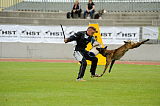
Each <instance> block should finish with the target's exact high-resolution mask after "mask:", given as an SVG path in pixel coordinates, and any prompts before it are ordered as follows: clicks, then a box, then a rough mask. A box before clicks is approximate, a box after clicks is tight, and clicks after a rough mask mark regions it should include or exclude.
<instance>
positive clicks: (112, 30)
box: [0, 25, 140, 44]
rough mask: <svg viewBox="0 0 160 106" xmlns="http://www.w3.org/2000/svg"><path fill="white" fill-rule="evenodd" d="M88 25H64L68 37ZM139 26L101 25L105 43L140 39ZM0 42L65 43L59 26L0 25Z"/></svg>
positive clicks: (83, 29)
mask: <svg viewBox="0 0 160 106" xmlns="http://www.w3.org/2000/svg"><path fill="white" fill-rule="evenodd" d="M87 27H88V26H63V29H64V32H65V35H66V37H69V36H71V35H73V34H74V33H76V32H78V31H86V30H87ZM139 29H140V28H139V27H104V26H101V27H100V32H101V36H102V41H103V43H104V44H123V41H127V40H132V41H139ZM0 42H28V43H64V37H63V33H62V29H61V27H60V25H59V26H29V25H0Z"/></svg>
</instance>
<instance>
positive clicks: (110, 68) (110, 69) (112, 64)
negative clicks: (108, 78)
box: [109, 60, 116, 73]
mask: <svg viewBox="0 0 160 106" xmlns="http://www.w3.org/2000/svg"><path fill="white" fill-rule="evenodd" d="M115 61H116V60H112V62H111V65H110V68H109V73H110V72H111V69H112V66H113V64H114V62H115Z"/></svg>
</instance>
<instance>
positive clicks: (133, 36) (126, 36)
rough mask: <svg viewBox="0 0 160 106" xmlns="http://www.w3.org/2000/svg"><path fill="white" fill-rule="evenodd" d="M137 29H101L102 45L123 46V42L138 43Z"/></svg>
mask: <svg viewBox="0 0 160 106" xmlns="http://www.w3.org/2000/svg"><path fill="white" fill-rule="evenodd" d="M139 30H140V28H139V27H101V35H102V40H103V43H104V44H123V43H124V41H127V40H131V41H136V42H138V41H139Z"/></svg>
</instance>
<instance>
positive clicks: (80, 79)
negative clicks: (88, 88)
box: [76, 78, 86, 82]
mask: <svg viewBox="0 0 160 106" xmlns="http://www.w3.org/2000/svg"><path fill="white" fill-rule="evenodd" d="M76 81H81V82H84V81H86V80H84V79H83V78H78V79H77V80H76Z"/></svg>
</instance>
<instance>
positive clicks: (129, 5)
mask: <svg viewBox="0 0 160 106" xmlns="http://www.w3.org/2000/svg"><path fill="white" fill-rule="evenodd" d="M74 1H75V0H0V10H3V11H44V12H55V11H70V10H71V8H72V6H73V3H74ZM79 1H80V5H81V8H82V9H85V7H86V4H87V2H88V0H79ZM93 1H94V2H95V5H96V10H100V9H105V10H107V11H108V12H119V11H120V12H121V11H122V12H128V11H129V12H132V11H160V1H159V0H93Z"/></svg>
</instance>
